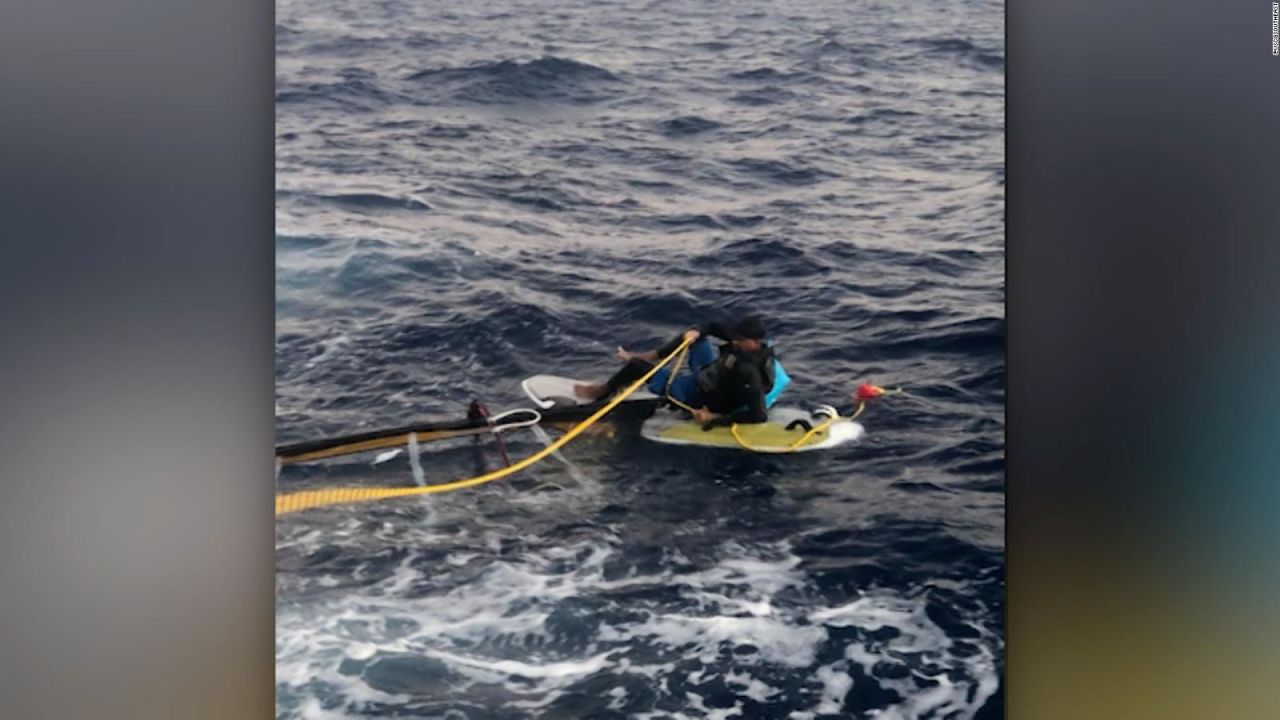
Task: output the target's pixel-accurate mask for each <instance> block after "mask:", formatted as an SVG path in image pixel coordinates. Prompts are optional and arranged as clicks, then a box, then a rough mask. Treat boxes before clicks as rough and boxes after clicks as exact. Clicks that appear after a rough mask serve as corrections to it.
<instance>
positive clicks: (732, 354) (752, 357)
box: [658, 322, 774, 425]
mask: <svg viewBox="0 0 1280 720" xmlns="http://www.w3.org/2000/svg"><path fill="white" fill-rule="evenodd" d="M698 332H699V333H700V334H702V335H703V336H705V337H716V338H721V339H725V340H727V339H729V338H730V337H731V333H730V332H729V331H728V328H726V327H725V326H724V325H722V324H720V323H715V322H712V323H706V324H703V325H700V326H698ZM682 340H683V337H677V338H676V339H675V340H672V341H671V342H670V343H668V344H667V345H666V346H664V347H663V348H662V349H660V350H659V351H658V356H659V357H665V356H666V355H668V354H670V353H671V352H672V351H673V350H675V349H676V348H677V347H679V345H680V343H681V341H682ZM773 380H774V370H773V349H772V348H770V347H768V346H764V347H762V348H760V349H759V350H755V351H746V350H738V349H736V348H734V346H733V344H732V343H731V342H730V343H725V344H723V345H721V346H720V355H719V357H717V358H716V360H715V362H713V363H711V364H710V365H708V366H707V367H705V368H703V369H702V371H701V372H699V373H698V377H697V382H698V392H697V398H696V400H697V401H696V402H695V403H694V407H703V406H705V407H706V408H707V409H708V410H710V411H711V412H713V413H716V414H717V415H720V417H718V418H716V419H715V420H712V421H711V423H710V424H711V425H731V424H733V423H739V424H749V423H762V422H765V421H766V420H768V419H769V409H768V407H766V406H765V402H764V399H765V396H766V395H768V394H769V391H770V390H772V389H773Z"/></svg>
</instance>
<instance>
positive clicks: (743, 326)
mask: <svg viewBox="0 0 1280 720" xmlns="http://www.w3.org/2000/svg"><path fill="white" fill-rule="evenodd" d="M732 332H733V339H734V340H737V339H746V340H763V339H764V338H765V331H764V321H763V320H761V319H760V318H758V317H756V316H754V315H752V316H750V317H745V318H742V319H741V320H739V321H738V322H736V323H734V325H733V331H732Z"/></svg>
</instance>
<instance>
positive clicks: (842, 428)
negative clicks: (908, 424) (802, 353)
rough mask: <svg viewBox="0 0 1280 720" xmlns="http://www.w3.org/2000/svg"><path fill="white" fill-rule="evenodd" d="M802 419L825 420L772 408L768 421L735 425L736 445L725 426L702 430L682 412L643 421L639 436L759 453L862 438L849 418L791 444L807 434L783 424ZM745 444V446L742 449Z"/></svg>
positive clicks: (804, 449)
mask: <svg viewBox="0 0 1280 720" xmlns="http://www.w3.org/2000/svg"><path fill="white" fill-rule="evenodd" d="M797 419H803V420H805V421H807V422H808V423H810V425H811V426H816V425H818V424H819V423H821V422H823V421H824V420H825V418H814V417H812V416H811V414H810V413H808V412H806V411H804V410H800V409H798V408H774V409H773V410H770V411H769V421H768V422H764V423H756V424H750V425H739V426H737V430H738V436H739V437H741V438H742V442H739V440H738V438H735V437H734V435H733V432H732V430H730V428H728V427H715V428H712V429H710V430H703V429H702V425H701V424H700V423H697V422H694V421H693V420H690V419H687V418H686V417H685V416H684V414H683V413H670V414H668V413H661V414H659V415H657V416H655V417H653V418H650V419H649V420H648V421H646V422H645V424H644V427H643V428H642V429H641V431H640V432H641V434H642V435H643V436H644V437H645V438H647V439H649V440H653V441H654V442H661V443H668V444H671V445H698V446H703V447H720V448H733V449H738V450H749V451H752V452H761V453H787V452H808V451H811V450H825V449H827V448H833V447H837V446H840V445H844V444H845V443H850V442H853V441H855V440H857V439H858V438H860V437H862V435H863V433H864V429H863V427H862V425H860V424H858V423H857V422H854V421H853V420H849V419H841V420H837V421H836V422H834V423H832V424H831V425H829V426H827V427H826V428H825V429H823V430H821V431H819V432H817V433H814V434H813V435H811V436H810V437H809V439H808V440H806V441H805V443H804V444H803V445H801V446H800V447H797V448H795V449H792V447H791V446H792V445H793V444H795V442H796V441H797V440H799V439H801V438H802V437H804V436H805V433H806V432H807V431H806V430H805V429H804V428H803V427H797V428H795V429H792V430H787V429H786V428H787V425H789V424H790V423H792V422H793V421H795V420H797ZM744 444H745V447H744Z"/></svg>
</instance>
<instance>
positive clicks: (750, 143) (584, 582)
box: [276, 0, 1004, 720]
mask: <svg viewBox="0 0 1280 720" xmlns="http://www.w3.org/2000/svg"><path fill="white" fill-rule="evenodd" d="M277 7H278V13H277V16H278V19H277V27H276V38H277V54H278V66H277V88H276V93H277V94H276V108H277V143H276V148H277V170H278V175H277V187H278V194H277V206H278V216H277V218H278V219H277V224H278V234H277V318H278V320H277V345H276V349H277V400H276V403H277V410H276V413H277V427H278V440H279V441H281V442H285V441H292V440H302V439H312V438H317V437H323V436H326V435H331V434H341V433H347V432H355V431H359V430H367V429H372V428H377V427H389V426H395V425H399V424H404V423H408V422H412V421H417V420H424V419H447V418H456V417H458V416H460V415H461V414H463V413H464V412H465V407H466V404H467V402H469V401H470V400H471V399H472V398H475V397H479V398H481V399H483V400H484V401H485V402H486V403H487V404H488V405H489V406H490V407H491V408H494V409H495V410H498V409H506V408H511V407H519V406H523V405H526V404H527V403H525V402H524V400H523V398H522V396H521V393H520V390H519V380H520V379H521V378H522V377H524V376H526V375H530V374H534V373H538V372H554V373H558V374H567V375H577V376H588V377H598V376H601V375H603V374H605V373H607V372H608V371H610V370H611V369H613V367H614V361H613V360H612V358H611V354H612V350H613V348H614V347H615V346H616V345H618V344H623V345H626V346H628V347H635V348H642V347H645V346H646V345H650V344H652V343H656V342H658V341H660V340H664V339H666V337H668V336H669V335H671V334H673V333H675V332H676V331H678V330H679V329H680V328H682V327H683V326H685V325H687V324H691V323H695V322H698V321H700V320H703V319H707V318H710V317H716V316H720V315H722V314H732V313H734V312H736V311H739V310H745V309H750V310H752V311H755V312H758V313H760V314H762V315H764V316H765V317H766V318H767V319H768V320H769V322H770V327H771V329H772V331H773V335H774V336H775V338H776V342H777V344H778V347H779V348H780V350H781V352H782V355H783V359H784V362H785V363H786V366H787V369H788V371H789V372H790V373H791V375H792V376H793V377H794V378H795V382H794V384H793V386H792V387H791V388H790V389H789V390H788V391H787V393H786V394H785V395H784V396H783V400H782V404H787V405H799V406H802V407H803V406H809V405H812V404H815V403H820V402H834V403H837V404H840V403H844V404H846V405H847V399H848V394H849V391H850V390H851V389H852V388H853V387H854V386H855V385H856V384H857V383H859V382H863V381H873V382H876V383H878V384H882V385H887V386H891V387H893V386H901V387H903V389H904V393H903V394H902V395H899V396H894V397H891V398H886V399H883V400H881V401H879V402H878V403H877V404H875V405H873V406H872V407H871V408H869V409H868V410H867V411H866V413H865V415H864V416H863V417H862V421H863V422H864V424H865V426H866V429H867V435H866V436H865V437H864V438H863V439H862V440H861V441H860V442H859V443H857V444H854V445H849V446H845V447H841V448H838V449H835V450H831V451H828V452H825V453H812V454H806V455H801V456H787V457H780V456H753V455H747V454H743V453H739V452H733V451H706V450H702V451H699V450H693V449H686V448H672V447H669V446H658V445H654V444H651V443H649V442H648V441H645V440H643V439H641V438H639V437H638V436H637V432H636V428H634V427H626V426H622V427H616V428H614V429H613V435H612V436H607V435H592V436H588V437H584V438H581V439H579V440H577V441H575V442H574V443H573V444H571V445H569V446H568V447H567V448H566V449H565V450H564V451H563V453H562V454H563V460H564V461H563V462H562V461H561V460H559V459H548V460H546V461H544V462H543V463H541V464H539V465H538V466H536V467H535V468H533V469H531V470H530V471H527V472H525V473H523V474H522V475H521V476H519V477H518V478H516V479H514V480H512V481H504V482H500V483H496V484H493V485H489V486H485V487H481V488H476V489H471V490H466V491H462V492H458V493H454V494H449V495H441V496H432V497H428V498H415V499H409V500H399V501H389V502H382V503H375V504H368V505H356V506H349V507H335V508H327V509H321V510H316V511H311V512H306V513H301V514H297V515H291V516H287V517H285V518H283V519H281V520H280V522H279V524H278V534H277V549H276V561H277V577H278V594H277V601H278V610H277V636H276V648H277V668H278V669H277V690H278V700H277V715H278V716H280V717H282V718H303V717H307V718H312V717H314V718H328V717H370V716H414V717H419V716H420V717H440V718H464V717H465V718H475V719H480V718H621V717H636V718H663V717H668V718H677V717H691V718H692V717H706V718H731V717H744V718H794V719H796V720H801V719H804V718H810V719H815V718H823V717H877V718H967V717H975V716H978V717H983V716H987V715H988V714H989V713H991V712H992V711H993V710H995V709H996V708H997V707H999V706H1000V704H1001V699H1000V698H1001V691H1000V678H1001V676H1002V673H1003V661H1002V659H1001V658H1002V652H1003V644H1004V625H1003V619H1002V615H1003V595H1004V561H1003V549H1004V546H1003V527H1004V525H1003V516H1004V495H1003V493H1004V461H1003V456H1004V440H1003V438H1004V417H1003V402H1004V392H1003V385H1004V358H1003V344H1004V311H1003V297H1004V281H1003V274H1004V261H1003V244H1004V240H1003V195H1004V172H1003V161H1004V157H1003V91H1004V85H1003V72H1004V60H1003V7H1002V5H1001V4H999V3H997V2H966V1H961V2H955V3H950V4H947V5H945V6H942V5H938V4H936V3H929V4H924V3H917V4H906V5H904V4H902V3H882V2H872V1H868V0H841V1H839V2H834V1H832V2H808V1H806V2H804V3H762V2H739V3H733V4H732V5H729V4H724V3H712V2H652V3H649V4H647V5H644V4H640V3H601V2H591V3H583V2H576V1H575V2H567V3H566V2H549V1H545V0H544V1H541V2H504V3H489V2H480V3H470V4H465V5H464V4H457V3H409V2H400V1H395V0H390V1H384V0H373V1H370V0H364V1H362V2H345V1H343V2H332V1H330V0H281V1H280V2H279V3H278V5H277ZM508 443H509V445H510V450H511V452H512V454H513V455H516V456H524V455H527V454H529V453H532V452H534V451H535V450H537V449H538V448H540V447H541V444H540V441H539V440H538V438H536V437H534V436H533V435H532V434H530V433H523V434H512V435H511V436H510V437H509V438H508ZM406 457H407V455H406V454H403V453H402V454H401V455H400V456H399V457H397V458H395V459H393V460H390V461H388V462H384V463H380V464H377V465H374V464H373V462H372V461H373V457H372V455H362V456H354V457H350V458H346V459H340V460H334V461H330V462H326V463H316V464H312V465H297V466H286V467H285V468H284V469H283V472H282V473H281V475H280V478H279V485H280V487H281V489H284V490H292V489H301V488H305V487H319V486H326V485H409V484H413V483H414V478H413V474H412V471H411V468H410V465H409V462H408V461H407V460H406ZM495 459H496V454H495V453H493V452H492V449H491V448H480V449H477V448H476V447H475V446H474V445H473V443H472V441H470V440H467V441H455V442H452V443H451V444H447V445H445V446H427V447H425V448H424V452H423V454H422V467H423V471H424V474H425V476H426V479H427V481H428V482H444V481H447V480H453V479H458V478H462V477H467V476H470V475H473V474H475V473H476V472H477V471H478V470H480V469H482V468H485V467H493V463H494V462H495ZM984 708H985V710H984Z"/></svg>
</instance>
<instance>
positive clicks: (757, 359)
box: [573, 317, 790, 427]
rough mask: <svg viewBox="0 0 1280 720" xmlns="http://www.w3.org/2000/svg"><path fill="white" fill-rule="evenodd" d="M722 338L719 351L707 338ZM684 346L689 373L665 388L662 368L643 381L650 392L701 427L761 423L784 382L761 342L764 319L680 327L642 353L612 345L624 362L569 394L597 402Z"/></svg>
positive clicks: (668, 370) (667, 375) (666, 371)
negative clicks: (687, 411)
mask: <svg viewBox="0 0 1280 720" xmlns="http://www.w3.org/2000/svg"><path fill="white" fill-rule="evenodd" d="M708 336H710V337H717V338H720V339H722V340H727V341H728V342H727V343H725V344H723V345H721V346H720V349H719V352H717V351H716V348H715V347H714V346H713V345H712V344H711V340H710V339H709V337H708ZM685 339H688V340H690V341H691V342H692V344H691V345H690V346H689V370H690V371H691V372H690V373H687V374H684V375H677V376H676V379H675V380H674V381H672V382H671V386H670V388H669V389H668V388H667V381H668V380H669V379H670V377H671V373H672V372H673V371H678V368H676V369H674V370H673V369H672V368H669V367H664V368H663V369H661V370H659V371H658V373H657V374H656V375H654V376H653V378H652V379H651V380H650V381H649V383H648V388H649V390H650V391H651V392H653V393H655V394H658V395H664V394H666V393H667V392H669V393H670V395H671V397H672V398H674V399H676V400H678V401H680V402H681V403H683V404H685V405H687V406H689V407H690V408H693V410H692V413H693V418H694V419H695V420H697V421H698V422H700V423H702V424H703V425H704V426H708V427H713V426H716V425H732V424H734V423H762V422H765V421H766V420H768V419H769V406H770V405H772V404H773V401H774V400H775V399H776V398H777V396H778V393H779V392H781V390H782V388H783V387H785V386H786V384H787V383H788V382H789V381H790V378H787V377H786V373H785V372H781V368H780V367H779V366H778V364H777V361H776V360H775V359H774V356H773V349H772V348H770V347H769V346H768V345H767V344H765V328H764V322H763V321H761V320H760V318H757V317H746V318H743V319H741V320H739V321H738V322H736V323H733V324H731V325H724V324H721V323H716V322H713V323H707V324H704V325H701V326H699V327H695V328H691V329H689V330H686V331H685V332H684V334H683V335H681V336H679V337H677V338H675V339H674V340H672V341H671V342H669V343H667V344H666V345H664V346H663V347H660V348H658V349H656V350H650V351H648V352H638V353H635V352H629V351H627V350H626V349H625V348H621V347H620V348H618V353H617V355H618V359H620V360H622V361H623V362H625V363H626V364H625V365H623V366H622V369H621V370H619V371H618V372H616V373H614V375H613V377H611V378H609V379H608V380H607V381H605V382H603V383H595V384H582V385H575V386H574V387H573V392H574V393H575V394H576V395H577V396H578V397H580V398H584V399H586V400H592V401H594V400H603V399H605V398H607V397H609V396H611V395H613V394H614V393H616V392H618V391H619V390H621V389H623V388H625V387H627V386H628V385H630V384H631V383H633V382H635V381H636V380H639V379H640V378H641V377H643V376H644V374H645V373H647V372H649V370H651V369H653V366H654V364H655V363H657V362H658V361H659V360H661V359H662V358H664V357H666V356H667V355H669V354H671V353H672V352H673V351H674V350H675V349H676V348H677V347H679V346H680V343H681V341H682V340H685Z"/></svg>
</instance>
